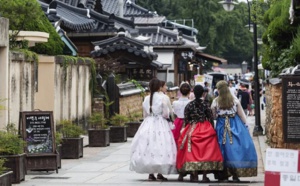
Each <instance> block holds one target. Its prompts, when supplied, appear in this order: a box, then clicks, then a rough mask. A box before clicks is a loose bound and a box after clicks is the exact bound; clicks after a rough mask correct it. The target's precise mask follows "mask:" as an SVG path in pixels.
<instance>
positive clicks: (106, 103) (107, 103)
mask: <svg viewBox="0 0 300 186" xmlns="http://www.w3.org/2000/svg"><path fill="white" fill-rule="evenodd" d="M104 97H105V99H104V102H103V104H104V106H105V118H106V119H108V118H109V117H110V115H109V106H110V105H112V104H114V101H110V100H109V97H108V94H107V92H105V93H104Z"/></svg>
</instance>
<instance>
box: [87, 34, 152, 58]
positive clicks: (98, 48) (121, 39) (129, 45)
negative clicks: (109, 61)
mask: <svg viewBox="0 0 300 186" xmlns="http://www.w3.org/2000/svg"><path fill="white" fill-rule="evenodd" d="M92 43H93V45H94V46H95V50H94V51H92V52H91V55H92V57H100V56H103V55H107V54H108V53H113V52H115V51H121V50H124V51H127V52H129V53H132V54H134V55H136V56H139V57H142V58H146V59H149V60H150V61H152V60H156V59H157V54H156V53H154V52H148V51H145V50H144V47H145V46H149V43H147V42H142V41H138V40H136V39H132V38H129V37H127V36H125V34H124V33H122V34H118V36H115V37H112V38H109V39H106V40H102V41H97V42H92Z"/></svg>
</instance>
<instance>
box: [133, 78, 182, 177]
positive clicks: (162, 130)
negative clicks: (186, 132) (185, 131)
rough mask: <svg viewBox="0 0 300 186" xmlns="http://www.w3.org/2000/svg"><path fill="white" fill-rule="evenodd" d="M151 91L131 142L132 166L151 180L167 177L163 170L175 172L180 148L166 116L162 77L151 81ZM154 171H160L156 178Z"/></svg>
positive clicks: (167, 114) (170, 172) (166, 108)
mask: <svg viewBox="0 0 300 186" xmlns="http://www.w3.org/2000/svg"><path fill="white" fill-rule="evenodd" d="M149 88H150V95H148V96H146V97H145V100H144V102H143V114H144V121H143V123H142V124H141V126H140V127H139V130H138V131H137V133H136V134H135V136H134V138H133V140H132V144H131V154H130V156H131V157H130V167H129V169H130V170H132V171H135V172H137V173H148V174H149V178H148V179H149V180H152V181H153V180H156V179H158V180H167V179H166V178H165V177H164V176H163V175H162V174H172V173H174V174H176V173H177V170H176V155H177V149H176V144H175V141H174V138H173V134H172V131H171V129H170V126H169V124H168V121H167V120H166V118H168V117H169V109H168V106H167V103H166V101H165V99H164V97H163V96H161V95H160V94H159V93H158V92H159V90H160V81H159V80H158V79H152V80H151V81H150V83H149ZM154 173H158V175H157V178H156V177H155V176H154Z"/></svg>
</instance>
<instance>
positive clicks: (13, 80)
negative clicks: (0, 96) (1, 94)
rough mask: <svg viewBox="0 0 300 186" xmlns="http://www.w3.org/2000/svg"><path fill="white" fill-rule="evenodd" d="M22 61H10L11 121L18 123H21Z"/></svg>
mask: <svg viewBox="0 0 300 186" xmlns="http://www.w3.org/2000/svg"><path fill="white" fill-rule="evenodd" d="M20 79H21V63H19V62H11V63H10V80H9V81H10V87H9V89H10V90H9V92H10V97H9V108H8V109H9V116H10V117H9V118H10V120H9V123H14V124H15V125H18V123H19V112H20V108H21V105H20V103H21V95H20V93H21V90H20V89H21V87H20V85H21V84H20Z"/></svg>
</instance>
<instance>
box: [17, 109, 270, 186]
mask: <svg viewBox="0 0 300 186" xmlns="http://www.w3.org/2000/svg"><path fill="white" fill-rule="evenodd" d="M261 118H262V124H263V126H264V121H265V119H264V118H265V112H264V111H262V112H261ZM254 121H255V118H254V117H253V116H252V117H248V123H249V125H250V132H251V134H252V130H253V127H254V123H255V122H254ZM131 141H132V138H128V141H127V142H125V143H111V144H110V146H108V147H85V148H84V153H83V158H80V159H63V160H62V168H61V169H59V172H58V173H55V171H50V172H39V171H36V172H35V171H29V172H28V174H27V175H26V178H25V181H22V182H21V183H20V184H14V185H19V186H50V185H51V186H52V185H55V186H95V185H103V186H114V185H122V186H134V185H199V184H200V185H203V186H217V185H218V186H224V185H236V186H241V185H243V186H247V185H251V186H252V185H253V186H263V185H264V166H263V165H264V163H263V162H264V157H265V149H266V147H267V145H266V143H265V141H266V140H265V136H259V137H254V138H253V141H254V143H255V147H256V150H257V154H258V159H259V161H258V176H257V177H253V178H241V181H242V182H241V183H230V182H229V183H218V182H215V181H214V177H213V175H212V174H209V178H210V180H212V181H211V182H210V183H200V182H199V183H191V182H189V177H186V178H185V181H184V182H178V181H177V176H178V175H167V178H168V179H169V181H165V182H161V181H155V182H154V181H148V180H147V178H148V175H147V174H137V173H135V172H131V171H129V151H130V143H131ZM84 143H85V145H87V144H88V141H87V137H86V136H85V140H84ZM199 179H201V176H199Z"/></svg>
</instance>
